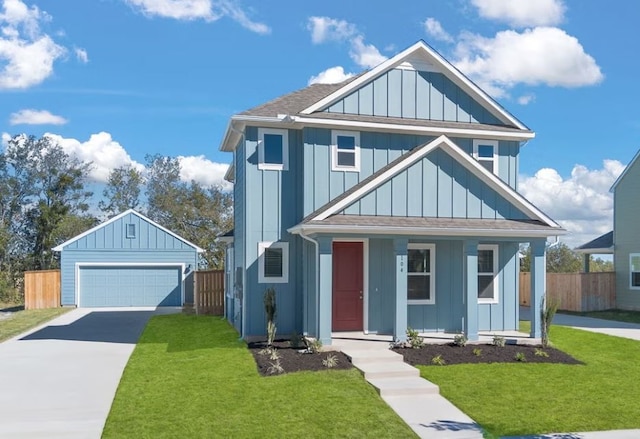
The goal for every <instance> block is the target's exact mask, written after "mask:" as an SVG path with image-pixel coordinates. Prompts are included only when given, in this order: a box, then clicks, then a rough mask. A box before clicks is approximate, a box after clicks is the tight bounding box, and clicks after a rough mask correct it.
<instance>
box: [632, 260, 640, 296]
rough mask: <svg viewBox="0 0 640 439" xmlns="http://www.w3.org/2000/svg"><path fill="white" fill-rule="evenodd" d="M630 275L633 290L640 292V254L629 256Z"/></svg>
mask: <svg viewBox="0 0 640 439" xmlns="http://www.w3.org/2000/svg"><path fill="white" fill-rule="evenodd" d="M629 273H630V276H631V279H630V282H631V283H630V287H631V289H633V290H640V253H632V254H630V255H629Z"/></svg>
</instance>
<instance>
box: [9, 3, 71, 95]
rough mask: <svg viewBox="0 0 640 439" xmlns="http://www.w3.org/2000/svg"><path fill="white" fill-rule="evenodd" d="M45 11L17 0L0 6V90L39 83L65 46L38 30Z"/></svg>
mask: <svg viewBox="0 0 640 439" xmlns="http://www.w3.org/2000/svg"><path fill="white" fill-rule="evenodd" d="M49 20H50V17H49V15H48V14H47V13H46V12H43V11H40V9H38V8H37V7H36V6H32V7H31V8H29V7H27V6H26V5H25V4H24V3H23V2H22V1H21V0H4V1H3V3H2V9H1V10H0V33H1V36H0V66H3V67H2V70H0V90H1V89H23V88H28V87H31V86H33V85H37V84H40V83H41V82H42V81H44V80H45V79H46V78H48V77H49V76H50V75H51V74H52V73H53V64H54V62H55V61H56V60H57V59H58V58H60V57H62V56H63V55H65V53H66V49H65V48H64V47H62V46H60V45H58V44H57V43H56V42H55V41H53V39H52V38H51V37H50V36H49V35H47V34H44V33H42V32H41V30H40V24H41V23H43V22H46V21H49Z"/></svg>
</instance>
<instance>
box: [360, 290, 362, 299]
mask: <svg viewBox="0 0 640 439" xmlns="http://www.w3.org/2000/svg"><path fill="white" fill-rule="evenodd" d="M360 300H362V291H360Z"/></svg>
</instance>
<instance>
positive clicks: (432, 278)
mask: <svg viewBox="0 0 640 439" xmlns="http://www.w3.org/2000/svg"><path fill="white" fill-rule="evenodd" d="M407 250H429V251H430V253H431V254H430V255H429V284H430V285H429V289H430V291H431V299H429V300H408V299H407V304H408V305H435V303H436V245H435V244H417V243H416V244H409V245H408V246H407ZM408 263H409V258H408V257H407V282H408V280H409V276H419V275H420V276H423V275H424V274H418V273H416V274H414V275H412V274H410V273H409V267H408ZM407 289H408V285H407ZM408 293H409V292H408V291H407V294H408Z"/></svg>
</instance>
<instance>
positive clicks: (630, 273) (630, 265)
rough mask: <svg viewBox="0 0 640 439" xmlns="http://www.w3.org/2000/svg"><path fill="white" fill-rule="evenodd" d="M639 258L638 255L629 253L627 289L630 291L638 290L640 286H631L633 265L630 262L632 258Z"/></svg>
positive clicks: (639, 254)
mask: <svg viewBox="0 0 640 439" xmlns="http://www.w3.org/2000/svg"><path fill="white" fill-rule="evenodd" d="M634 257H636V258H640V253H629V289H630V290H640V286H638V287H634V286H633V273H634V271H633V270H632V269H633V263H632V262H631V261H632V260H633V258H634Z"/></svg>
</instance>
